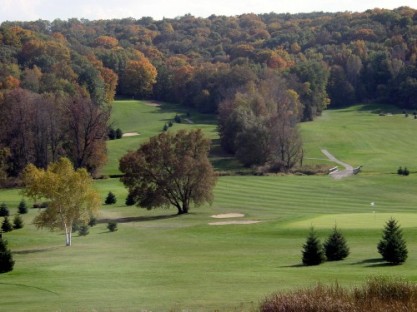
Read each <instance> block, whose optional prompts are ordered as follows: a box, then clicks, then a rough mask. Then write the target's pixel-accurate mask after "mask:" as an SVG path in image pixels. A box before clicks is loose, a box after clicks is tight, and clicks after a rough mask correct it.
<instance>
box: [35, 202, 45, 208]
mask: <svg viewBox="0 0 417 312" xmlns="http://www.w3.org/2000/svg"><path fill="white" fill-rule="evenodd" d="M33 208H48V203H47V202H42V203H34V204H33Z"/></svg>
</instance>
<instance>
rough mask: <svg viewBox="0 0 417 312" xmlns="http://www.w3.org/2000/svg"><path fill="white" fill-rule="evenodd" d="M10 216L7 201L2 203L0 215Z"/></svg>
mask: <svg viewBox="0 0 417 312" xmlns="http://www.w3.org/2000/svg"><path fill="white" fill-rule="evenodd" d="M7 216H9V209H8V208H7V205H6V203H4V202H3V203H1V205H0V217H7Z"/></svg>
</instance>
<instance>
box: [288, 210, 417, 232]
mask: <svg viewBox="0 0 417 312" xmlns="http://www.w3.org/2000/svg"><path fill="white" fill-rule="evenodd" d="M390 218H394V219H395V220H397V221H398V223H399V225H400V226H401V227H403V228H405V227H408V228H409V227H417V213H378V212H371V213H347V214H327V215H322V216H319V217H315V218H310V219H305V220H301V221H296V222H292V223H289V224H288V225H287V226H288V227H289V228H310V227H311V226H312V227H314V228H316V229H320V228H331V227H333V226H334V225H336V226H337V227H338V228H341V229H379V228H382V227H383V226H384V225H385V223H386V222H387V221H388V220H389V219H390Z"/></svg>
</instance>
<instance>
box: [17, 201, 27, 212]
mask: <svg viewBox="0 0 417 312" xmlns="http://www.w3.org/2000/svg"><path fill="white" fill-rule="evenodd" d="M17 211H18V212H19V213H20V214H25V213H28V207H27V205H26V202H25V201H24V200H23V199H22V200H21V201H20V203H19V206H18V207H17Z"/></svg>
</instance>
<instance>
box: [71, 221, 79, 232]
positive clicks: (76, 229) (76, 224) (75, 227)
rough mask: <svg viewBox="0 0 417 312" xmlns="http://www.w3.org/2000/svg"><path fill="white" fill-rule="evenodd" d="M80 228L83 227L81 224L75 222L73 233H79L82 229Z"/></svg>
mask: <svg viewBox="0 0 417 312" xmlns="http://www.w3.org/2000/svg"><path fill="white" fill-rule="evenodd" d="M80 226H81V224H80V222H74V223H73V224H72V231H73V232H78V231H79V229H80Z"/></svg>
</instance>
